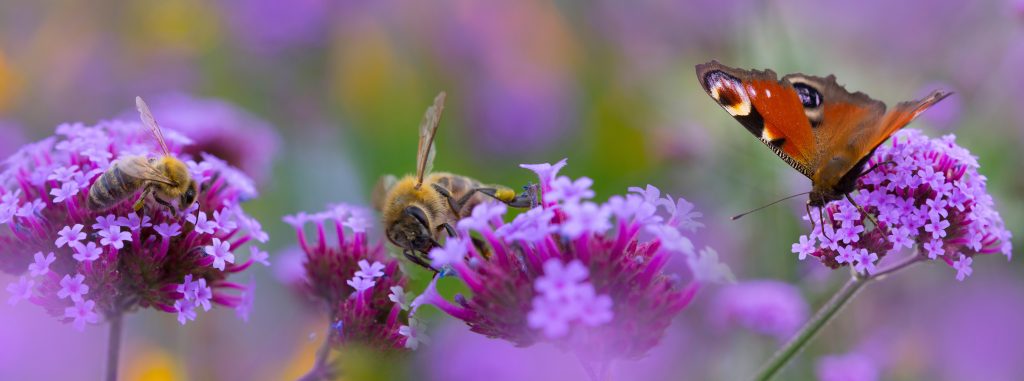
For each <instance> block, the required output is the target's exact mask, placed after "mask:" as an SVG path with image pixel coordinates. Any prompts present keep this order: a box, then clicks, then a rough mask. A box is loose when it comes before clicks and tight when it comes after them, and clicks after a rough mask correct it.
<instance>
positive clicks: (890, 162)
mask: <svg viewBox="0 0 1024 381" xmlns="http://www.w3.org/2000/svg"><path fill="white" fill-rule="evenodd" d="M887 164H896V162H895V161H892V160H886V161H883V162H881V163H878V164H875V165H872V166H871V168H868V170H866V171H864V172H861V174H860V175H861V176H864V175H866V174H868V173H871V171H874V170H875V169H876V168H878V167H880V166H882V165H887Z"/></svg>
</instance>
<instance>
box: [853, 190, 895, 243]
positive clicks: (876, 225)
mask: <svg viewBox="0 0 1024 381" xmlns="http://www.w3.org/2000/svg"><path fill="white" fill-rule="evenodd" d="M846 200H847V201H849V202H850V203H851V204H853V206H856V207H857V210H859V211H860V212H861V213H862V214H864V217H867V219H868V220H871V223H872V224H875V227H876V228H879V229H882V230H885V233H886V235H888V234H889V229H888V228H885V227H883V226H882V225H880V224H879V223H878V220H876V219H875V217H874V216H872V215H870V214H868V212H867V211H866V210H864V208H862V207H861V206H860V204H858V203H857V202H856V201H853V197H850V194H849V193H847V194H846Z"/></svg>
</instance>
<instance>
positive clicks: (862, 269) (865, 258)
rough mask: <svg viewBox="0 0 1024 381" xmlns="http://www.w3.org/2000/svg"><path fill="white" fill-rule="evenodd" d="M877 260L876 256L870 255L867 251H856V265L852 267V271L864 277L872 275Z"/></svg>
mask: <svg viewBox="0 0 1024 381" xmlns="http://www.w3.org/2000/svg"><path fill="white" fill-rule="evenodd" d="M877 260H878V254H875V253H872V252H870V251H868V249H860V250H857V264H855V265H853V271H856V272H858V273H861V274H865V275H871V274H874V273H875V261H877Z"/></svg>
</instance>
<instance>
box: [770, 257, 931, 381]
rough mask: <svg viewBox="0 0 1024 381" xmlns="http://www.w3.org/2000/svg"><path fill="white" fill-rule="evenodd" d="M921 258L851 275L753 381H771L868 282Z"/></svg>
mask: <svg viewBox="0 0 1024 381" xmlns="http://www.w3.org/2000/svg"><path fill="white" fill-rule="evenodd" d="M923 258H924V257H923V256H922V255H921V254H915V255H914V256H912V257H910V258H908V259H907V260H905V261H903V262H900V263H897V264H895V265H893V266H891V267H889V268H886V269H884V270H881V271H878V272H876V273H874V274H871V275H868V276H863V275H860V274H856V273H854V274H853V276H852V277H851V278H850V280H849V281H847V282H846V284H844V285H843V287H842V288H840V289H839V291H837V292H836V293H835V295H832V298H830V299H829V300H828V302H827V303H825V305H824V306H822V307H821V309H819V310H818V312H816V313H815V314H814V316H812V317H811V320H809V321H808V322H807V323H806V324H804V326H803V328H800V331H799V332H797V334H796V336H794V337H793V338H792V339H790V340H789V342H787V343H786V345H783V346H782V348H779V350H778V351H776V352H775V354H773V355H772V357H771V358H770V359H769V360H768V362H767V363H765V365H764V366H762V367H761V370H760V371H759V372H758V373H757V375H756V376H755V377H754V380H757V381H768V380H771V379H772V377H774V376H775V375H776V374H777V373H778V372H779V371H780V370H782V368H783V367H785V366H786V364H788V363H789V362H790V361H791V360H792V359H793V357H795V356H796V354H797V353H799V352H800V350H801V349H803V347H805V346H807V343H809V342H810V341H811V339H813V338H814V335H816V334H817V333H818V331H821V329H822V328H824V327H825V325H826V324H828V322H830V321H832V319H833V318H834V317H835V316H836V314H837V313H838V312H839V310H841V309H842V308H843V306H845V305H847V304H848V303H849V302H850V300H853V297H854V295H856V294H857V292H858V291H860V289H861V288H863V287H864V286H866V285H867V284H868V282H871V281H873V280H876V279H881V278H883V277H885V276H887V275H889V274H892V273H894V272H896V271H899V270H902V269H904V268H906V267H907V266H910V265H913V264H915V263H918V262H920V261H921V260H922V259H923Z"/></svg>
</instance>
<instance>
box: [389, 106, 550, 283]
mask: <svg viewBox="0 0 1024 381" xmlns="http://www.w3.org/2000/svg"><path fill="white" fill-rule="evenodd" d="M444 100H445V93H444V92H442V93H440V94H438V95H437V97H436V98H434V104H433V106H431V107H430V108H428V109H427V112H426V114H425V115H424V116H423V121H422V122H421V123H420V139H419V148H418V149H417V152H416V174H415V175H406V176H405V177H403V178H401V179H397V178H396V177H395V176H392V175H387V176H384V177H383V178H381V179H380V181H379V182H378V183H377V187H376V189H375V190H374V192H373V206H374V208H375V209H376V210H378V211H379V212H381V214H382V215H383V219H384V227H385V235H386V236H387V238H388V240H389V241H391V243H392V244H394V245H396V246H398V247H400V248H401V249H402V250H403V254H404V255H405V257H406V258H408V259H409V260H410V261H412V262H413V263H415V264H417V265H420V266H423V267H425V268H427V269H431V270H434V271H437V270H438V269H434V268H432V267H431V266H430V265H429V258H428V257H427V255H428V253H429V252H430V249H432V248H434V247H438V246H440V245H441V244H440V243H439V242H438V241H439V240H440V239H441V236H442V235H444V234H447V235H449V236H454V235H456V232H455V229H454V228H453V224H455V223H456V222H458V220H460V219H462V218H464V217H466V216H468V215H470V213H471V212H472V210H473V207H475V206H477V205H479V204H480V203H482V202H485V201H487V200H488V199H489V198H493V199H495V200H498V201H500V202H503V203H505V204H506V205H508V206H512V207H517V208H528V207H533V206H535V205H536V203H537V201H536V200H537V196H536V188H535V187H532V186H528V187H525V189H526V191H525V192H523V193H522V194H519V195H516V192H515V191H514V190H512V189H511V188H507V187H503V186H496V185H483V184H482V183H480V182H479V181H477V180H475V179H472V178H469V177H466V176H461V175H456V174H452V173H446V172H437V173H431V172H430V171H431V168H432V167H433V163H434V155H435V153H436V148H435V147H434V136H435V135H436V134H437V127H438V124H439V122H440V120H441V112H442V111H443V110H444Z"/></svg>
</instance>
